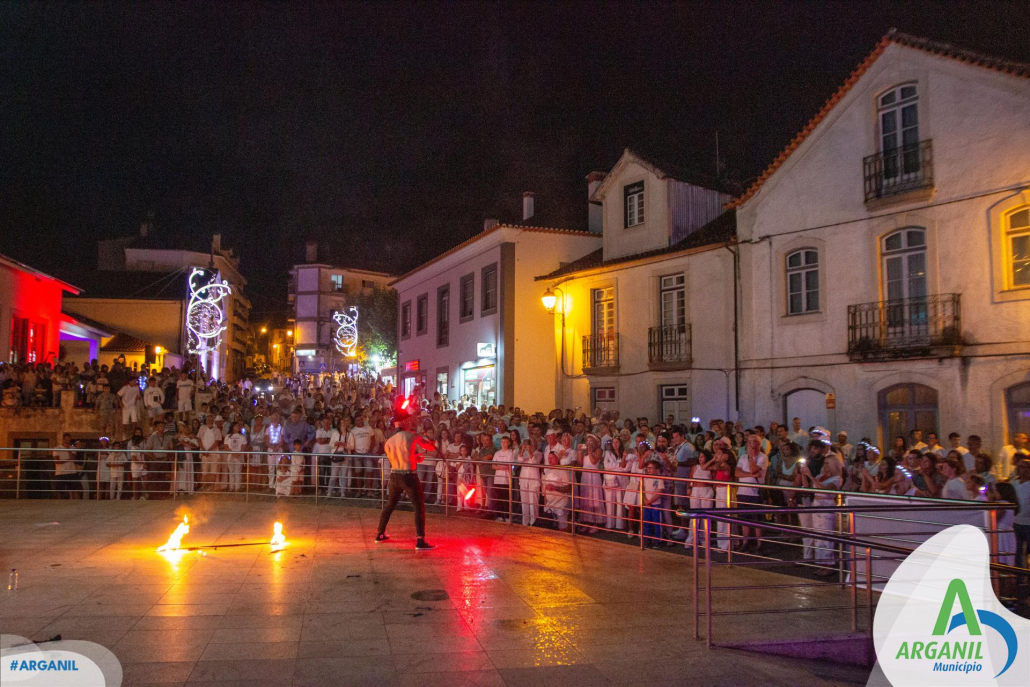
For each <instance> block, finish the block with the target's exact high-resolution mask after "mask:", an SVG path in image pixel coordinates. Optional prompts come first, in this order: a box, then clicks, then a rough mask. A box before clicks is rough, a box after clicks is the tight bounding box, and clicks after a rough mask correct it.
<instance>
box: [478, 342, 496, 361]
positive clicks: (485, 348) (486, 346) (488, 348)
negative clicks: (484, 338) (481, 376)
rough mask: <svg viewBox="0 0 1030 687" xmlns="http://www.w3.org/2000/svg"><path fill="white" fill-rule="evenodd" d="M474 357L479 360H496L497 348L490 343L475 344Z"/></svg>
mask: <svg viewBox="0 0 1030 687" xmlns="http://www.w3.org/2000/svg"><path fill="white" fill-rule="evenodd" d="M476 357H479V358H496V357H497V348H496V347H495V346H494V344H492V343H480V344H476Z"/></svg>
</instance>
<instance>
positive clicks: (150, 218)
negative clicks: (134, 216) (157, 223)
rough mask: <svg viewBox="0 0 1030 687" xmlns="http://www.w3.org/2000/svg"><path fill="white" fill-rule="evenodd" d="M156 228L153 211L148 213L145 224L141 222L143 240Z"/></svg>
mask: <svg viewBox="0 0 1030 687" xmlns="http://www.w3.org/2000/svg"><path fill="white" fill-rule="evenodd" d="M153 226H154V211H153V210H151V211H150V212H148V213H147V219H146V221H145V222H141V223H140V225H139V235H140V236H142V237H143V238H146V237H147V234H149V233H150V229H151V228H152V227H153Z"/></svg>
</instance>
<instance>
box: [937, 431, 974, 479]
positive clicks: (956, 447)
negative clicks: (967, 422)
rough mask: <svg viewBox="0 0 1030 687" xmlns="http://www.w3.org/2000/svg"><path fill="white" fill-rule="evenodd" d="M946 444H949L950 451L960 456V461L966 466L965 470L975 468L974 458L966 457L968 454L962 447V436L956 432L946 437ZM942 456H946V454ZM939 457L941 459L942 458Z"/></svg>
mask: <svg viewBox="0 0 1030 687" xmlns="http://www.w3.org/2000/svg"><path fill="white" fill-rule="evenodd" d="M948 443H949V444H951V449H950V450H951V451H958V453H959V455H960V456H962V460H963V462H964V463H965V464H966V469H967V470H972V469H973V468H974V466H975V460H976V456H969V457H968V458H967V457H966V455H967V454H968V453H969V449H968V448H966V447H965V446H963V445H962V435H961V434H959V433H958V432H952V433H951V434H949V435H948ZM944 455H947V453H945V454H944ZM941 457H942V458H943V457H944V456H941Z"/></svg>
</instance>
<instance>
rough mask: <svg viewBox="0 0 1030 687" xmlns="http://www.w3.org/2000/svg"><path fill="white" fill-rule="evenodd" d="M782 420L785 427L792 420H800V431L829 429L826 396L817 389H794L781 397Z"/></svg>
mask: <svg viewBox="0 0 1030 687" xmlns="http://www.w3.org/2000/svg"><path fill="white" fill-rule="evenodd" d="M783 412H784V413H785V415H784V418H783V419H784V420H785V421H786V422H787V426H788V427H789V426H790V423H791V422H792V421H793V419H794V418H796V417H797V418H801V427H802V429H805V430H807V429H808V428H809V427H825V428H827V429H831V428H830V420H829V413H828V411H827V410H826V394H825V393H823V392H822V391H819V390H818V389H795V390H794V391H791V392H790V393H789V394H787V395H786V396H784V397H783Z"/></svg>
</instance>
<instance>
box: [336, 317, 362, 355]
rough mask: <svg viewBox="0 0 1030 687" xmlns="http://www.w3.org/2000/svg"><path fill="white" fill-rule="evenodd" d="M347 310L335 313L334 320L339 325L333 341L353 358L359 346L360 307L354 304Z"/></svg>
mask: <svg viewBox="0 0 1030 687" xmlns="http://www.w3.org/2000/svg"><path fill="white" fill-rule="evenodd" d="M347 310H348V311H349V312H343V311H340V312H338V313H336V314H334V315H333V321H334V322H335V323H336V324H337V325H338V326H337V327H336V335H335V336H334V337H333V343H335V344H336V350H338V351H339V352H340V353H343V354H344V355H345V356H347V357H348V358H353V357H354V354H355V352H356V351H357V348H358V309H357V308H356V307H354V306H353V305H352V306H350V307H349V308H347Z"/></svg>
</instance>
